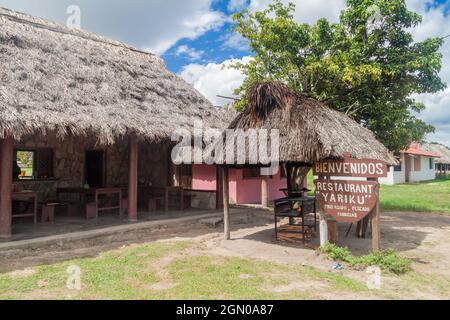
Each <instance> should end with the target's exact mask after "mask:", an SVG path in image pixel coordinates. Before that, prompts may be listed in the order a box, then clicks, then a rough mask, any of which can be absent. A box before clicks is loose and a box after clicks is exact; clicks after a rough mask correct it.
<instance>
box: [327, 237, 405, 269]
mask: <svg viewBox="0 0 450 320" xmlns="http://www.w3.org/2000/svg"><path fill="white" fill-rule="evenodd" d="M321 250H322V252H324V253H326V254H327V255H328V257H330V259H332V260H334V261H337V262H345V263H347V264H348V265H349V266H350V267H358V268H361V267H362V268H366V267H369V266H378V267H380V268H381V269H382V270H385V271H388V272H391V273H394V274H397V275H400V274H405V273H408V272H409V271H411V260H409V259H407V258H404V257H401V256H399V255H398V254H397V253H396V252H395V251H393V250H383V251H378V252H372V253H370V254H368V255H365V256H354V255H352V254H351V252H350V250H349V249H348V248H343V247H338V246H336V245H334V244H331V243H329V244H327V245H325V246H324V247H323V248H321Z"/></svg>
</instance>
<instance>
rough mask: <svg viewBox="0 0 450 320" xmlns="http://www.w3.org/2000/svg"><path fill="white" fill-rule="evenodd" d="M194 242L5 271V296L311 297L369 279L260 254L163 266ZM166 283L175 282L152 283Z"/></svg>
mask: <svg viewBox="0 0 450 320" xmlns="http://www.w3.org/2000/svg"><path fill="white" fill-rule="evenodd" d="M190 246H191V244H190V243H188V242H177V243H152V244H146V245H139V246H132V247H128V248H123V249H120V250H115V251H109V252H105V253H102V254H100V255H99V256H98V257H95V258H84V259H76V260H70V261H66V262H63V263H57V264H53V265H45V266H39V267H36V268H34V270H33V271H34V273H31V274H28V273H24V274H22V275H20V274H15V275H11V274H0V299H2V300H3V299H311V298H313V297H315V296H317V295H318V294H320V291H319V290H323V287H326V288H328V290H334V291H336V292H338V293H339V292H355V291H367V288H366V287H365V285H364V283H362V282H360V281H357V280H354V279H351V278H349V277H347V276H345V275H342V274H338V273H330V272H323V271H318V270H316V269H314V268H312V267H297V268H292V267H290V266H287V265H283V264H275V263H270V262H263V261H259V260H255V259H244V258H234V257H233V258H232V257H212V256H204V255H203V256H202V255H200V256H192V255H189V254H184V255H181V256H176V257H173V258H172V259H169V263H168V265H163V266H161V265H160V262H159V261H160V259H161V258H164V257H166V258H167V257H168V256H169V255H173V254H177V253H178V254H179V253H181V252H183V251H184V250H185V249H187V248H189V247H190ZM172 260H173V261H172ZM71 265H76V266H79V267H80V269H81V282H82V290H81V291H72V290H69V289H67V288H66V280H67V273H66V270H67V267H68V266H71ZM161 268H163V269H164V270H165V273H164V275H163V276H162V275H161V273H160V271H161ZM308 281H314V283H319V284H320V286H319V288H318V289H317V290H315V289H314V288H313V287H312V289H311V290H299V289H298V288H297V287H295V286H294V288H292V289H288V290H274V289H273V288H277V287H279V286H283V285H290V284H292V283H297V284H304V283H306V282H308ZM161 282H163V283H169V284H173V285H169V286H167V287H164V288H162V289H161V288H155V287H152V285H155V284H158V283H161Z"/></svg>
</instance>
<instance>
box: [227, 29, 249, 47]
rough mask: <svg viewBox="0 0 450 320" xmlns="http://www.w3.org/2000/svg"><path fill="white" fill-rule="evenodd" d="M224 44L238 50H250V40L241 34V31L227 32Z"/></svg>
mask: <svg viewBox="0 0 450 320" xmlns="http://www.w3.org/2000/svg"><path fill="white" fill-rule="evenodd" d="M223 40H224V43H223V46H225V47H228V48H231V49H234V50H238V51H248V50H250V46H249V42H248V40H247V39H246V38H244V37H243V36H241V35H240V34H239V33H236V32H233V33H230V34H227V35H226V36H225V37H224V39H223Z"/></svg>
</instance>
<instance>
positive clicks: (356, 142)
mask: <svg viewBox="0 0 450 320" xmlns="http://www.w3.org/2000/svg"><path fill="white" fill-rule="evenodd" d="M248 97H249V103H248V105H247V107H246V108H245V109H244V110H243V112H242V113H240V114H238V115H237V117H236V118H235V119H234V120H233V121H232V122H231V124H230V126H229V129H242V130H244V131H248V130H249V129H267V130H271V129H274V130H278V131H279V135H280V150H279V152H280V161H281V162H296V163H309V164H312V163H313V162H316V161H320V160H324V159H331V158H336V159H341V158H343V157H344V155H345V154H346V153H350V154H351V155H352V157H353V158H356V159H376V160H383V161H386V162H387V163H388V164H390V165H394V164H397V163H398V162H397V160H396V159H395V157H394V156H393V154H392V153H391V152H389V151H388V150H387V148H386V147H385V146H384V145H383V144H382V143H380V142H379V141H378V140H377V139H376V138H375V135H374V134H373V132H371V131H370V130H369V129H367V128H365V127H363V126H362V125H360V124H359V123H357V122H356V121H354V120H353V119H351V118H350V117H348V116H347V115H345V114H343V113H341V112H338V111H336V110H333V109H331V108H329V107H328V106H326V105H325V104H324V103H322V102H320V101H318V100H316V99H314V98H311V97H308V96H305V95H303V94H298V93H295V92H293V91H292V90H291V89H289V88H288V86H287V85H285V84H283V83H282V82H280V81H273V82H268V83H263V84H257V85H255V86H253V87H252V88H250V90H249V95H248ZM235 132H236V131H235ZM236 134H238V133H236ZM235 138H237V137H235ZM269 143H271V142H270V139H269ZM269 146H270V144H269ZM235 152H236V153H235V154H236V157H235V159H236V158H237V156H238V154H239V152H245V150H236V149H235ZM224 153H226V152H224ZM246 159H247V160H249V159H248V156H247V157H246Z"/></svg>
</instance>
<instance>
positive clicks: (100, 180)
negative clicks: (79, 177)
mask: <svg viewBox="0 0 450 320" xmlns="http://www.w3.org/2000/svg"><path fill="white" fill-rule="evenodd" d="M85 183H87V184H88V185H89V187H91V188H102V187H104V184H105V152H104V151H103V150H89V151H86V169H85Z"/></svg>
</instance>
